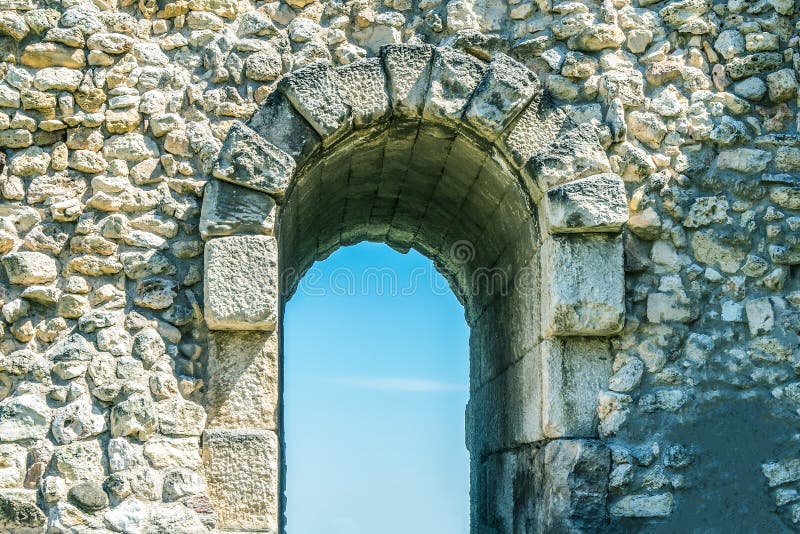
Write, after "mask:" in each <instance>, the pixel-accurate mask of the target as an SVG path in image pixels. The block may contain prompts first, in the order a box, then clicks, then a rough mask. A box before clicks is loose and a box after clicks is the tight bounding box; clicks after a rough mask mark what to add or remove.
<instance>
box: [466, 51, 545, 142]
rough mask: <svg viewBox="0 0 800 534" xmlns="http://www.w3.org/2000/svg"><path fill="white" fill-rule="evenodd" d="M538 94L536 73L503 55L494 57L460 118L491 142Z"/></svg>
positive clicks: (540, 86) (538, 84) (538, 85)
mask: <svg viewBox="0 0 800 534" xmlns="http://www.w3.org/2000/svg"><path fill="white" fill-rule="evenodd" d="M541 91H542V85H541V83H540V82H539V78H537V77H536V74H534V73H533V72H532V71H530V70H529V69H528V68H527V67H526V66H525V65H523V64H522V63H519V62H517V61H514V60H513V59H511V58H510V57H508V56H506V55H505V54H498V55H497V56H495V58H494V59H493V60H492V62H491V63H490V64H489V68H488V70H487V71H486V74H485V75H484V77H483V79H482V80H481V81H480V83H479V84H478V87H477V88H476V89H475V92H474V93H473V94H472V98H470V100H469V103H468V104H467V108H466V109H465V110H464V118H465V119H466V121H467V122H468V123H469V124H471V125H472V126H473V127H474V128H475V129H476V130H478V132H479V133H481V134H482V135H485V136H486V137H487V138H488V139H494V138H495V137H497V136H498V135H500V134H501V133H502V132H503V131H504V130H505V129H506V128H507V127H508V125H509V124H511V121H513V120H514V118H515V117H516V116H517V114H518V113H519V112H520V111H521V110H522V109H524V107H525V106H526V105H528V103H529V102H530V101H531V99H532V98H533V97H534V96H535V95H537V94H540V93H541Z"/></svg>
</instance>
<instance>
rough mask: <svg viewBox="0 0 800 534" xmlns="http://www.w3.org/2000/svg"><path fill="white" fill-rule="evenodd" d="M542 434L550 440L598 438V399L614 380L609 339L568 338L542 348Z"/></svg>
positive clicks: (550, 341)
mask: <svg viewBox="0 0 800 534" xmlns="http://www.w3.org/2000/svg"><path fill="white" fill-rule="evenodd" d="M539 352H540V355H541V358H542V361H541V375H542V379H541V398H542V416H541V419H542V423H541V424H542V431H543V432H544V434H545V435H546V436H547V437H548V438H559V437H570V438H573V437H595V436H596V435H597V395H598V394H599V393H600V392H601V391H604V390H605V389H606V388H607V386H608V381H609V379H610V378H611V375H612V370H611V364H612V362H613V358H612V357H611V351H610V349H609V344H608V341H607V340H605V339H591V338H573V339H570V338H567V339H556V340H546V341H543V342H542V343H541V345H539Z"/></svg>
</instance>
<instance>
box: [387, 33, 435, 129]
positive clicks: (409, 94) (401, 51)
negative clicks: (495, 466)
mask: <svg viewBox="0 0 800 534" xmlns="http://www.w3.org/2000/svg"><path fill="white" fill-rule="evenodd" d="M432 57H433V47H432V46H430V45H387V46H384V47H383V48H381V60H382V61H383V68H384V70H385V71H386V79H387V83H388V89H389V95H390V97H391V100H392V111H393V112H394V114H395V115H396V116H398V117H420V116H422V107H423V106H424V105H425V97H426V95H427V94H428V85H429V84H430V75H431V58H432Z"/></svg>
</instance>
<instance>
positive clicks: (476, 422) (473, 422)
mask: <svg viewBox="0 0 800 534" xmlns="http://www.w3.org/2000/svg"><path fill="white" fill-rule="evenodd" d="M540 383H541V372H540V361H539V355H538V351H536V350H533V351H530V352H529V353H528V354H526V355H525V356H523V357H522V358H521V359H520V360H518V361H517V362H515V363H513V364H512V365H510V366H509V367H508V368H507V369H506V370H505V371H504V372H502V373H501V374H500V375H499V376H498V377H497V378H496V379H494V380H492V381H490V382H488V383H487V384H486V385H484V386H483V387H481V388H480V389H478V390H476V391H473V392H472V394H471V395H470V400H469V405H468V407H467V423H466V424H467V436H468V441H469V442H468V444H467V446H468V448H469V450H470V453H471V454H473V455H485V454H488V453H493V452H497V451H500V450H503V449H508V448H513V447H518V446H519V445H522V444H526V443H535V442H537V441H540V440H542V439H543V438H544V437H545V436H544V433H543V432H542V425H541V406H542V397H541V391H542V390H541V385H540Z"/></svg>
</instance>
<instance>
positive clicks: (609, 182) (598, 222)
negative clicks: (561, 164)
mask: <svg viewBox="0 0 800 534" xmlns="http://www.w3.org/2000/svg"><path fill="white" fill-rule="evenodd" d="M546 214H547V227H548V228H549V230H550V232H552V233H574V232H617V231H619V230H620V229H621V228H622V225H623V224H625V222H626V221H627V220H628V202H627V199H626V196H625V184H624V183H623V182H622V178H620V177H619V176H617V175H616V174H598V175H595V176H590V177H589V178H583V179H581V180H576V181H574V182H569V183H566V184H563V185H560V186H557V187H554V188H553V189H551V190H550V191H548V192H547V204H546Z"/></svg>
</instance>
